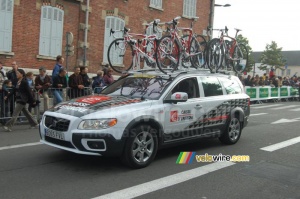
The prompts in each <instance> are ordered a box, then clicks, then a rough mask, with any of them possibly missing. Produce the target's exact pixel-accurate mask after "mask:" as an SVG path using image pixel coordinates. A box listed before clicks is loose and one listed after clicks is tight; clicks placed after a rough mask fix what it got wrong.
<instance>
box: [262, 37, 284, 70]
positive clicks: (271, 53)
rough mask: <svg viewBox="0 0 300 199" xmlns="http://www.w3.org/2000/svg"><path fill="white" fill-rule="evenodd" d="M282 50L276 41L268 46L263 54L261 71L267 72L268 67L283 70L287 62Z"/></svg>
mask: <svg viewBox="0 0 300 199" xmlns="http://www.w3.org/2000/svg"><path fill="white" fill-rule="evenodd" d="M281 51H282V48H279V47H278V45H277V43H276V42H275V41H272V42H271V44H267V45H266V49H265V51H264V52H263V53H262V55H261V57H260V60H261V63H262V65H261V67H260V69H262V70H266V68H267V66H271V67H275V69H277V68H281V67H282V66H284V64H285V60H284V59H283V56H282V54H281Z"/></svg>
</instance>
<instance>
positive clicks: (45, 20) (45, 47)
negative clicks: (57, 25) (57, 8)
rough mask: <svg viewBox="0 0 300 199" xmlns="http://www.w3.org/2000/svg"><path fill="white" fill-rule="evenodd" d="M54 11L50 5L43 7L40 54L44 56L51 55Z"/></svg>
mask: <svg viewBox="0 0 300 199" xmlns="http://www.w3.org/2000/svg"><path fill="white" fill-rule="evenodd" d="M52 11H53V9H52V7H50V6H43V7H42V13H41V26H40V44H39V45H40V46H39V54H40V55H44V56H50V40H51V19H52V14H53V13H52Z"/></svg>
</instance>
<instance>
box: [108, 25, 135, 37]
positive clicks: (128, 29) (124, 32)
mask: <svg viewBox="0 0 300 199" xmlns="http://www.w3.org/2000/svg"><path fill="white" fill-rule="evenodd" d="M129 31H130V28H126V27H124V29H123V30H113V29H112V28H111V29H110V32H109V36H111V35H112V36H113V37H114V38H116V37H115V36H114V34H115V33H116V32H122V33H123V34H124V35H126V34H127V33H128V32H129Z"/></svg>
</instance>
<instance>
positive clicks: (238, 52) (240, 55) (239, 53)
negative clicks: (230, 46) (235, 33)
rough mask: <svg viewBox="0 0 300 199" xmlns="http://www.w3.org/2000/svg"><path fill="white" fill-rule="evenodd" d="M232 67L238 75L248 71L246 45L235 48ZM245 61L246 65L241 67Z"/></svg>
mask: <svg viewBox="0 0 300 199" xmlns="http://www.w3.org/2000/svg"><path fill="white" fill-rule="evenodd" d="M232 59H233V60H232V67H233V70H234V71H235V72H236V73H243V72H244V71H245V70H246V67H247V64H248V49H247V47H246V46H245V45H244V44H238V45H237V46H236V47H235V48H234V53H233V56H232ZM241 60H245V61H246V63H244V64H245V65H241V64H240V61H241Z"/></svg>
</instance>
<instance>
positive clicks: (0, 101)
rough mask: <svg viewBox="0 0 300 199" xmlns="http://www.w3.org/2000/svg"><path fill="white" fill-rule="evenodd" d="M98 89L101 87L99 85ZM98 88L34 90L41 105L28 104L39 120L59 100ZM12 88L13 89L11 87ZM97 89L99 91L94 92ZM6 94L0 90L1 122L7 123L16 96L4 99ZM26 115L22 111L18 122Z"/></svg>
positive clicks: (81, 94)
mask: <svg viewBox="0 0 300 199" xmlns="http://www.w3.org/2000/svg"><path fill="white" fill-rule="evenodd" d="M97 89H100V88H98V87H97ZM97 89H96V88H95V89H92V88H90V87H85V88H83V89H72V88H62V89H57V88H48V89H46V90H34V91H33V93H34V96H35V99H36V100H38V101H40V103H39V105H38V106H36V107H34V108H31V107H30V105H28V104H27V105H26V108H28V109H29V111H30V112H31V114H32V115H33V117H34V118H36V119H37V120H38V121H40V119H41V115H42V114H43V113H44V112H45V111H46V110H48V109H49V108H51V107H53V106H55V105H56V104H58V103H59V102H63V101H68V100H70V99H73V98H77V97H82V96H87V95H93V94H94V93H96V94H97V93H98V90H97ZM10 90H11V89H10ZM94 91H97V92H94ZM4 97H5V95H4V94H3V92H2V91H1V92H0V122H1V123H2V124H5V123H6V122H7V121H8V120H9V119H10V118H11V117H12V114H13V110H14V108H15V97H14V96H11V97H10V98H8V99H6V100H4ZM24 118H25V119H26V117H25V116H24V115H23V114H22V113H21V114H20V116H19V117H18V120H17V123H21V122H25V120H24Z"/></svg>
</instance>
